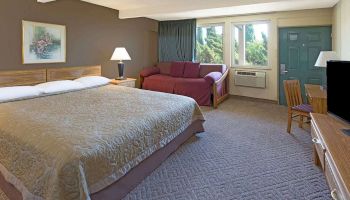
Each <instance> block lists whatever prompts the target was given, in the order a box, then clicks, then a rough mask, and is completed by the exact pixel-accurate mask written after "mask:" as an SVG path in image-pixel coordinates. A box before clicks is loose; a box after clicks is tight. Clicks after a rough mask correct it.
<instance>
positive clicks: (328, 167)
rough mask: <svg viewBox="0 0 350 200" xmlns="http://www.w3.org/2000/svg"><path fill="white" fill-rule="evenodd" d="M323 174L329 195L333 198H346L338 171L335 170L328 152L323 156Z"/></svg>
mask: <svg viewBox="0 0 350 200" xmlns="http://www.w3.org/2000/svg"><path fill="white" fill-rule="evenodd" d="M324 173H325V175H326V179H327V182H328V185H329V188H330V190H331V196H332V199H334V200H348V199H347V198H346V195H344V193H343V191H344V188H343V187H342V184H340V179H339V176H338V173H337V172H336V170H335V165H334V164H333V162H332V160H331V159H330V157H329V155H328V153H326V156H325V172H324Z"/></svg>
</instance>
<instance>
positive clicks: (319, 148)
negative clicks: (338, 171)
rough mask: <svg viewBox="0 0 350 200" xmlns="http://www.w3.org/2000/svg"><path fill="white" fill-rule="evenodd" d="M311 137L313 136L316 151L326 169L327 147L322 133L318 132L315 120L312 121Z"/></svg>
mask: <svg viewBox="0 0 350 200" xmlns="http://www.w3.org/2000/svg"><path fill="white" fill-rule="evenodd" d="M311 137H312V142H313V143H314V144H313V145H314V148H315V150H316V153H317V155H318V158H319V160H320V164H321V167H322V169H323V170H324V168H325V152H326V148H325V146H324V144H323V140H322V138H321V137H320V134H319V133H318V130H317V128H316V126H315V124H314V122H313V121H311Z"/></svg>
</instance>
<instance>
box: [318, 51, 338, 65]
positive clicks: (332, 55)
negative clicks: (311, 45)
mask: <svg viewBox="0 0 350 200" xmlns="http://www.w3.org/2000/svg"><path fill="white" fill-rule="evenodd" d="M336 59H337V53H336V52H335V51H321V52H320V55H319V56H318V58H317V61H316V63H315V67H327V61H330V60H336Z"/></svg>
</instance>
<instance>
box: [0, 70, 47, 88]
mask: <svg viewBox="0 0 350 200" xmlns="http://www.w3.org/2000/svg"><path fill="white" fill-rule="evenodd" d="M44 82H46V69H33V70H20V71H0V87H7V86H21V85H35V84H39V83H44Z"/></svg>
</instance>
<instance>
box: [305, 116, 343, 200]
mask: <svg viewBox="0 0 350 200" xmlns="http://www.w3.org/2000/svg"><path fill="white" fill-rule="evenodd" d="M311 118H312V120H311V136H312V141H313V143H314V145H313V148H314V161H315V164H316V165H318V166H320V167H321V168H322V170H323V171H324V173H325V176H326V179H327V182H328V185H329V187H330V189H331V196H332V198H333V199H335V200H350V136H347V135H345V134H344V133H343V132H342V129H350V125H349V124H346V123H344V122H342V121H340V120H337V119H335V118H333V117H331V116H328V115H324V114H318V113H311Z"/></svg>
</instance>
